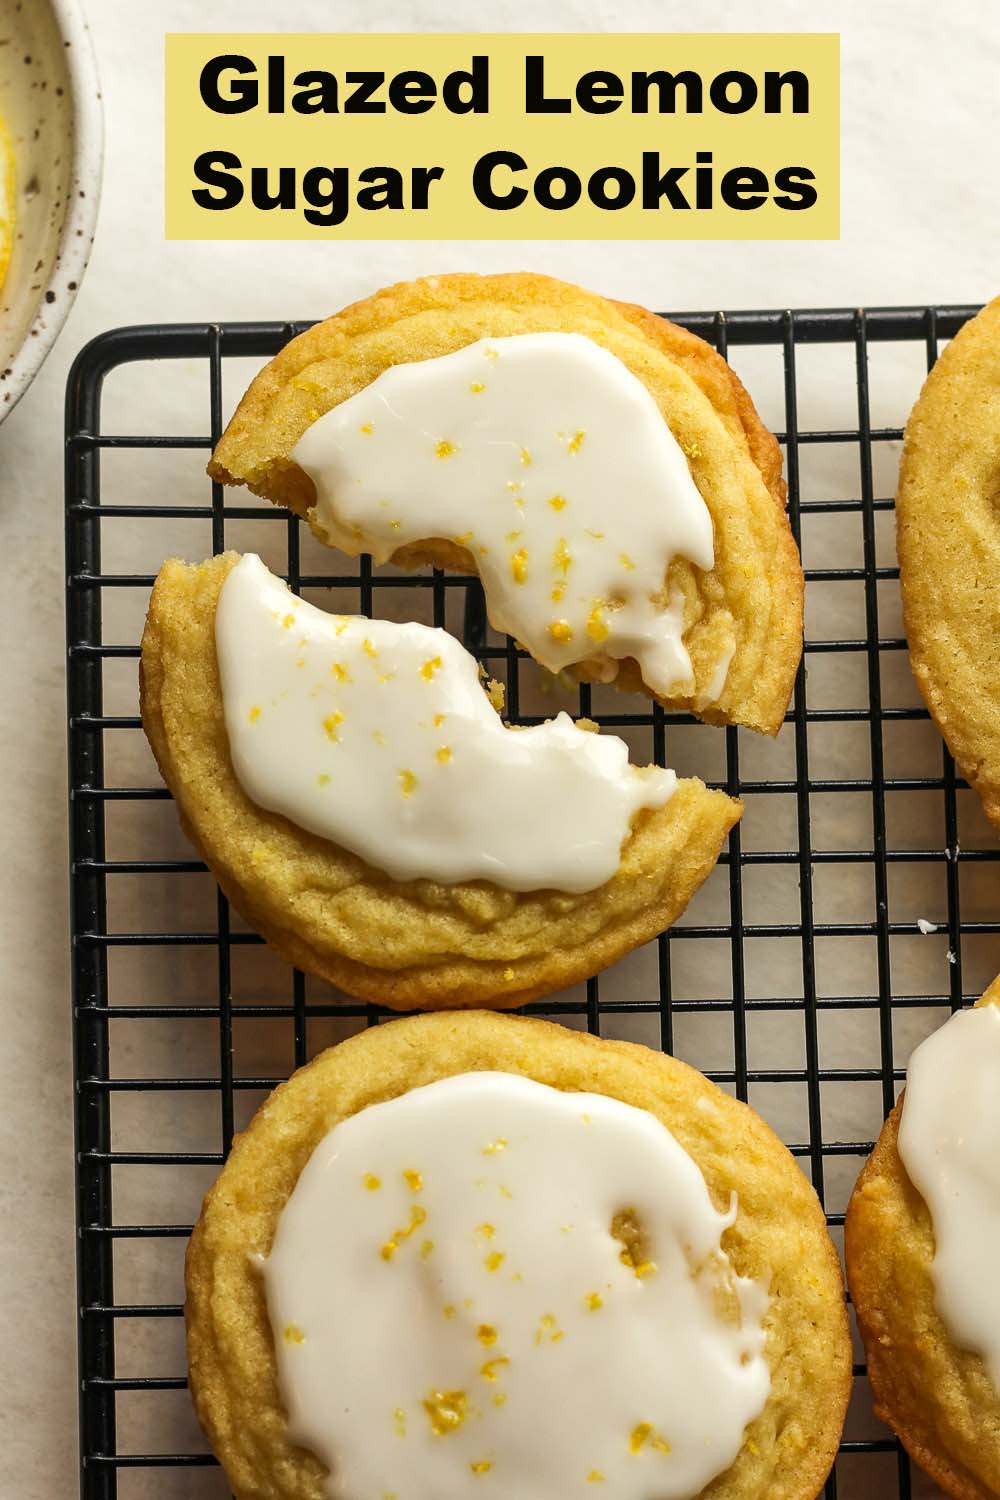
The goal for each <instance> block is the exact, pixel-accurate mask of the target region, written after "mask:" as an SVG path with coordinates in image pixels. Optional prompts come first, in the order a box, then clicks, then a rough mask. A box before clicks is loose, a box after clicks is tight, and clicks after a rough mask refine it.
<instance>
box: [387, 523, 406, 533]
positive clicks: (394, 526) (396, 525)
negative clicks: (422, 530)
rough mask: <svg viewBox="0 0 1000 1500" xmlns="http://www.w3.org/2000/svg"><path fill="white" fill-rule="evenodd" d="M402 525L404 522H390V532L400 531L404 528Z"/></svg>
mask: <svg viewBox="0 0 1000 1500" xmlns="http://www.w3.org/2000/svg"><path fill="white" fill-rule="evenodd" d="M402 524H403V523H402V521H390V522H389V529H390V531H398V530H399V528H400V527H401V526H402Z"/></svg>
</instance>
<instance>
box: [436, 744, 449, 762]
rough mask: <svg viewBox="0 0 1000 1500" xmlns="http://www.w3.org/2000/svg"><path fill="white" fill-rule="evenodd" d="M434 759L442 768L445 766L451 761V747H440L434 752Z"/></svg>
mask: <svg viewBox="0 0 1000 1500" xmlns="http://www.w3.org/2000/svg"><path fill="white" fill-rule="evenodd" d="M435 759H436V760H439V761H440V762H441V764H442V765H443V766H446V765H447V764H448V762H449V761H450V760H451V747H450V746H449V745H442V746H440V748H439V749H438V750H437V751H436V752H435Z"/></svg>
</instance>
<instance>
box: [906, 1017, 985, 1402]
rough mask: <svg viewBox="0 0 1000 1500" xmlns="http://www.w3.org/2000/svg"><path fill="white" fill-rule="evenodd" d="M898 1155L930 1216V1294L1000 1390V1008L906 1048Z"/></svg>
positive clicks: (948, 1324)
mask: <svg viewBox="0 0 1000 1500" xmlns="http://www.w3.org/2000/svg"><path fill="white" fill-rule="evenodd" d="M899 1155H900V1158H901V1159H902V1162H903V1166H904V1167H905V1168H906V1171H907V1174H908V1175H909V1177H910V1180H911V1181H912V1183H913V1185H914V1187H916V1189H917V1191H918V1192H919V1193H920V1196H921V1197H922V1198H923V1200H924V1202H925V1203H926V1204H927V1207H928V1209H929V1210H930V1215H931V1221H932V1223H933V1226H934V1264H933V1267H932V1276H933V1280H934V1297H935V1302H936V1305H937V1309H938V1312H939V1313H940V1314H941V1318H942V1321H943V1322H944V1325H945V1327H946V1328H947V1330H948V1333H949V1335H950V1337H951V1338H952V1339H953V1341H954V1342H955V1343H956V1344H958V1345H959V1346H960V1347H961V1348H963V1349H971V1350H973V1351H974V1352H975V1353H976V1354H979V1355H981V1357H982V1359H983V1362H984V1363H985V1365H986V1368H987V1370H988V1371H989V1375H990V1378H991V1380H992V1381H993V1384H994V1385H995V1386H996V1388H997V1391H998V1392H1000V1276H998V1275H997V1246H998V1245H1000V1009H998V1008H997V1006H995V1005H981V1006H977V1007H976V1008H975V1009H973V1010H962V1011H959V1012H958V1013H957V1014H956V1015H954V1016H952V1018H951V1020H950V1021H948V1022H947V1024H946V1025H944V1026H942V1027H941V1029H940V1031H936V1032H934V1034H933V1035H932V1036H929V1037H928V1038H927V1040H926V1041H925V1042H921V1044H920V1046H919V1047H918V1048H917V1049H916V1051H915V1052H914V1053H913V1056H912V1057H911V1058H910V1065H909V1068H908V1070H907V1078H906V1094H905V1095H904V1098H903V1114H902V1119H901V1121H900V1127H899Z"/></svg>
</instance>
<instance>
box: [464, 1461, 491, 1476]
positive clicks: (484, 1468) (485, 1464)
mask: <svg viewBox="0 0 1000 1500" xmlns="http://www.w3.org/2000/svg"><path fill="white" fill-rule="evenodd" d="M492 1467H493V1465H492V1464H491V1463H490V1461H489V1459H488V1458H481V1459H480V1460H479V1462H478V1463H474V1464H470V1465H469V1468H470V1469H471V1470H472V1472H473V1474H488V1473H489V1472H490V1470H491V1469H492Z"/></svg>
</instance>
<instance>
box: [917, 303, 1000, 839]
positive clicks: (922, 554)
mask: <svg viewBox="0 0 1000 1500" xmlns="http://www.w3.org/2000/svg"><path fill="white" fill-rule="evenodd" d="M998 507H1000V297H998V298H996V299H995V300H994V301H992V302H990V303H988V304H987V306H986V307H984V308H983V310H982V312H981V313H979V314H978V316H977V317H975V318H972V319H971V320H970V321H969V322H968V323H966V325H965V327H964V328H962V329H961V330H960V332H959V333H958V334H957V335H956V337H955V338H954V339H952V341H951V343H950V344H949V345H948V346H947V348H946V349H945V350H944V351H943V353H942V354H941V357H940V359H939V360H938V361H937V363H936V364H935V365H934V367H933V369H932V370H931V372H930V374H929V375H928V377H927V380H926V382H925V384H924V388H923V390H922V391H921V393H920V396H919V397H918V399H917V402H916V405H915V406H914V408H913V411H912V412H911V413H910V419H909V421H908V422H907V424H906V436H905V440H904V443H903V457H902V463H901V467H900V474H899V488H898V492H897V495H896V539H897V546H898V549H899V576H900V586H901V589H902V594H903V617H904V621H905V625H906V637H907V641H908V642H909V647H910V662H911V664H912V666H913V672H914V675H915V677H916V679H917V683H918V685H919V687H920V691H921V693H922V694H923V696H924V700H925V702H926V704H927V707H928V708H929V709H930V711H931V715H932V717H933V718H934V721H935V723H936V724H937V726H938V728H939V729H940V731H941V733H942V734H943V736H944V738H945V741H946V742H947V745H948V748H949V750H950V751H951V753H952V755H953V756H954V757H955V760H956V761H957V763H958V767H959V770H960V771H961V773H962V775H963V776H964V777H965V779H966V781H968V783H969V785H970V786H972V787H974V788H975V790H976V791H977V792H978V793H979V796H980V798H981V799H982V803H983V807H984V809H985V811H986V814H987V816H988V817H989V818H990V820H991V821H992V822H993V823H994V824H995V825H996V826H997V827H1000V665H998V660H1000V659H998V655H997V641H998V640H1000V591H998V589H997V584H996V580H997V573H998V570H1000V509H998Z"/></svg>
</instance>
